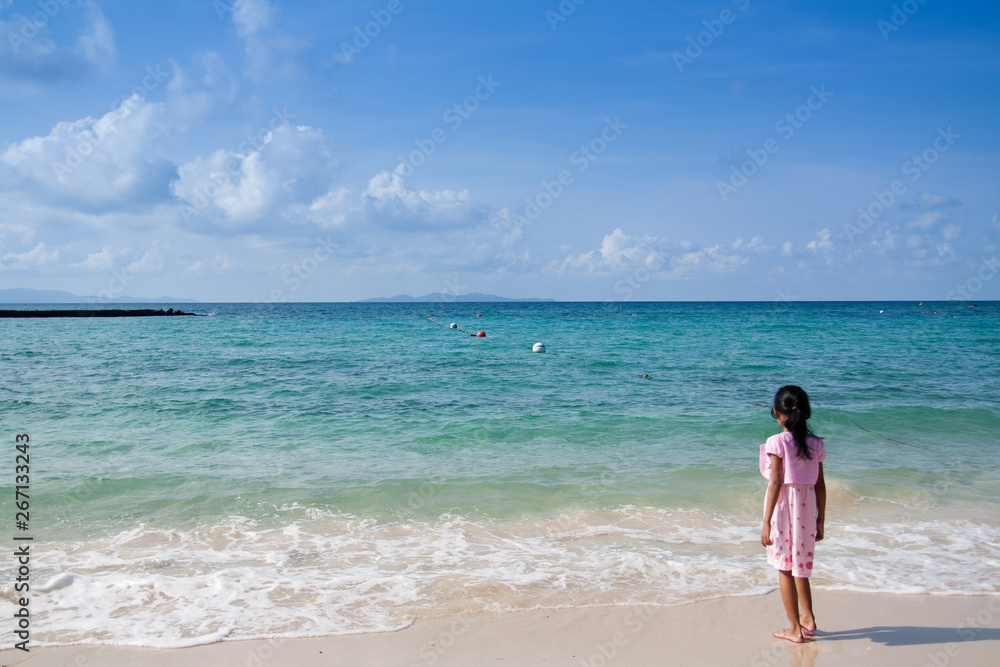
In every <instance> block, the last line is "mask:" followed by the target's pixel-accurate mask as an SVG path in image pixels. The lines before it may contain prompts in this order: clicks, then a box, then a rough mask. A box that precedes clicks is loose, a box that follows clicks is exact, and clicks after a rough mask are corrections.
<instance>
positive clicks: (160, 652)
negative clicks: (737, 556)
mask: <svg viewBox="0 0 1000 667" xmlns="http://www.w3.org/2000/svg"><path fill="white" fill-rule="evenodd" d="M814 597H815V602H816V615H817V621H818V622H819V636H818V638H817V640H816V641H813V642H807V643H806V644H803V645H793V644H790V643H788V642H784V641H780V640H775V639H773V638H771V636H770V633H771V632H772V631H774V630H778V629H779V628H782V627H785V618H784V611H783V608H782V606H781V599H780V597H779V595H778V594H777V592H771V593H768V594H765V595H758V596H743V597H725V598H716V599H712V600H703V601H698V602H692V603H689V604H682V605H677V606H663V607H660V606H602V607H584V608H570V609H558V610H535V611H519V612H510V613H502V614H501V613H490V612H477V613H474V614H467V615H460V616H449V617H440V618H429V619H417V620H416V621H415V622H414V623H413V624H412V625H410V626H409V627H407V628H405V629H403V630H398V631H395V632H381V633H371V634H354V635H338V636H329V637H315V638H297V639H282V638H277V639H246V640H234V641H222V642H217V643H214V644H203V645H199V646H192V647H188V648H174V649H152V648H138V647H123V646H110V645H81V644H76V645H71V646H52V647H35V648H32V649H31V651H30V653H25V652H23V651H19V650H16V649H13V648H7V649H4V650H0V664H3V665H5V666H8V667H14V665H22V664H23V665H30V666H31V667H47V666H52V667H62V666H63V665H102V666H106V667H126V666H130V665H136V664H142V665H144V666H149V667H164V666H167V665H177V664H182V663H183V664H184V665H185V667H228V666H230V665H232V666H233V667H235V666H237V665H239V666H241V667H242V666H244V665H246V666H256V667H262V666H263V665H296V666H302V667H311V666H313V665H316V666H318V665H324V666H328V665H344V666H345V667H346V666H348V665H350V666H351V667H354V666H356V665H380V666H381V665H386V666H388V665H400V666H402V667H416V666H425V665H426V666H430V665H436V666H438V667H440V666H449V665H454V666H459V665H461V666H463V667H464V666H467V665H477V664H496V663H498V662H504V663H506V664H517V665H542V664H544V665H566V666H572V667H577V666H581V665H583V666H593V667H599V666H605V665H613V664H621V665H630V666H639V665H662V664H674V665H709V664H727V665H728V664H738V665H751V666H752V667H758V666H764V665H785V664H793V665H812V664H814V663H817V662H821V663H822V664H823V665H824V667H826V666H828V665H852V666H854V665H858V664H872V665H876V664H877V665H887V666H889V667H894V666H899V667H903V666H904V665H921V666H922V665H935V666H936V667H946V666H953V665H988V664H993V661H994V660H995V658H996V656H997V655H1000V593H993V594H989V595H976V596H969V595H961V596H951V595H902V594H887V593H857V592H849V591H838V590H824V589H822V588H820V589H815V590H814Z"/></svg>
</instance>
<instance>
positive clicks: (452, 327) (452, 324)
mask: <svg viewBox="0 0 1000 667" xmlns="http://www.w3.org/2000/svg"><path fill="white" fill-rule="evenodd" d="M448 328H449V329H457V328H458V325H457V324H455V323H454V322H452V323H451V324H449V325H448Z"/></svg>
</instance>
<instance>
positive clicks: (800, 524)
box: [760, 431, 826, 577]
mask: <svg viewBox="0 0 1000 667" xmlns="http://www.w3.org/2000/svg"><path fill="white" fill-rule="evenodd" d="M806 444H807V445H809V449H810V451H811V452H812V459H803V458H800V457H799V455H798V448H797V447H796V445H795V436H793V435H792V434H791V433H789V432H787V431H785V432H784V433H779V434H778V435H772V436H771V437H770V438H768V439H767V442H765V443H764V444H763V445H761V446H760V474H762V475H764V477H766V478H767V479H771V458H770V456H769V454H774V455H775V456H777V457H778V458H780V459H781V461H782V468H783V469H784V480H783V483H782V485H781V491H780V493H779V494H778V504H777V505H776V506H775V508H774V514H773V515H772V516H771V542H772V544H771V546H769V547H768V548H767V562H768V563H770V564H771V565H773V566H774V567H776V568H778V569H779V570H781V571H783V572H788V571H791V573H792V576H793V577H808V576H809V575H811V574H812V569H813V552H814V551H815V549H816V519H817V518H818V517H819V509H818V507H817V506H816V480H817V479H819V464H820V463H822V462H823V460H824V459H825V458H826V445H825V444H823V441H822V440H820V439H819V438H817V437H815V436H809V437H808V438H807V440H806ZM766 502H767V501H766V499H765V503H766ZM765 511H766V507H765Z"/></svg>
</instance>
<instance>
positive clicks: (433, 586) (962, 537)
mask: <svg viewBox="0 0 1000 667" xmlns="http://www.w3.org/2000/svg"><path fill="white" fill-rule="evenodd" d="M14 307H22V308H23V307H24V306H14ZM45 307H49V306H45ZM66 307H71V306H66ZM72 307H74V308H77V307H80V306H78V305H74V306H72ZM115 307H121V306H120V305H116V306H115ZM141 307H151V306H150V305H149V304H142V306H141ZM181 307H182V308H183V309H184V310H188V311H194V312H198V313H205V314H207V315H208V316H207V317H170V318H134V319H133V318H127V319H104V318H100V319H94V318H86V319H7V320H0V405H2V412H0V434H2V438H3V439H4V440H5V441H6V442H7V443H8V444H7V452H8V453H7V455H6V460H7V464H6V466H7V469H6V472H4V473H3V476H2V477H0V481H2V487H0V517H4V521H5V522H6V525H7V526H8V528H7V530H6V532H7V537H6V538H4V540H5V543H6V544H8V545H13V544H16V543H15V542H13V541H12V538H13V537H15V536H18V535H21V536H24V535H30V536H31V537H33V540H32V542H31V554H32V557H31V575H30V576H31V579H30V582H31V596H32V597H31V619H32V620H31V624H32V642H33V644H34V645H39V644H41V645H44V644H75V643H114V644H129V645H143V646H160V647H172V646H186V645H193V644H201V643H208V642H215V641H220V640H223V639H245V638H251V637H301V636H316V635H335V634H345V633H357V632H376V631H387V630H394V629H398V628H402V627H406V626H407V625H409V624H410V623H412V622H413V620H414V619H416V618H426V617H434V616H444V615H456V614H465V613H472V612H477V611H492V612H506V611H515V610H523V609H536V608H561V607H581V606H591V605H605V604H613V605H639V604H643V605H647V604H649V605H673V604H679V603H683V602H688V601H692V600H699V599H707V598H713V597H719V596H729V595H756V594H761V593H764V592H767V591H769V590H772V589H773V588H774V587H775V585H776V581H777V577H776V575H775V573H774V571H773V570H772V569H771V568H769V567H768V566H767V564H766V559H765V554H764V549H763V547H761V545H760V543H759V534H760V522H761V519H760V516H761V509H762V504H763V498H764V487H765V485H766V483H765V480H764V478H763V477H762V476H761V475H760V473H759V472H758V470H757V457H758V447H759V445H760V444H761V443H762V442H763V441H764V440H765V439H766V438H767V437H768V436H770V435H772V434H774V433H776V432H777V424H776V422H775V421H774V420H773V419H771V417H770V414H769V410H768V409H767V407H762V406H769V405H770V401H771V399H772V397H773V395H774V392H775V391H776V390H777V388H778V387H779V386H781V385H783V384H798V385H800V386H802V387H803V388H804V389H805V390H806V391H807V392H808V393H809V395H810V398H811V401H812V406H813V418H812V419H811V420H810V424H811V427H812V429H813V430H814V431H815V433H816V434H817V435H819V436H820V437H822V438H824V440H825V441H826V445H827V452H828V454H827V461H826V464H825V472H826V479H827V484H828V493H829V500H828V510H827V526H826V531H827V538H826V539H825V540H824V541H823V542H821V543H820V544H819V546H818V549H817V556H816V561H815V562H816V569H815V574H814V576H813V579H812V581H813V584H814V586H815V587H816V588H817V593H816V595H817V597H819V596H821V595H822V590H824V589H848V590H859V591H885V592H894V593H931V594H986V593H994V594H995V593H997V592H998V591H1000V456H998V440H1000V303H997V302H984V303H979V304H977V307H971V304H968V303H961V302H949V303H943V302H934V303H931V302H928V303H926V304H923V305H918V304H917V303H912V302H906V303H900V302H884V303H876V302H863V303H856V302H855V303H827V302H824V303H778V302H776V303H631V302H630V303H624V304H622V303H615V304H605V303H481V304H469V303H416V304H365V303H350V304H342V303H336V304H185V305H182V306H181ZM477 314H481V315H482V316H481V317H477ZM452 322H454V323H456V324H457V325H458V328H457V329H450V328H448V326H447V325H448V324H450V323H452ZM479 330H483V331H485V332H486V336H485V337H483V338H480V337H474V336H470V335H469V334H468V333H467V332H472V333H475V332H477V331H479ZM536 342H542V343H544V344H545V346H546V348H547V352H545V353H544V354H533V353H532V351H531V348H532V345H533V344H534V343H536ZM643 375H648V376H649V377H648V378H644V377H643ZM19 433H27V434H29V435H30V438H31V441H30V471H31V475H30V528H29V529H28V530H27V531H26V532H23V531H19V530H18V529H17V528H15V512H16V511H17V508H15V489H14V475H15V465H16V464H15V455H16V454H17V452H16V451H15V435H16V434H19ZM11 548H13V547H11ZM17 567H18V566H17V563H16V561H15V559H14V558H12V557H8V558H4V559H0V587H2V590H3V595H2V598H0V615H3V616H5V617H7V618H8V619H9V618H11V616H12V614H13V611H14V610H15V609H16V606H15V605H16V600H17V598H18V597H19V596H20V595H21V594H20V593H16V592H15V590H14V582H15V578H16V576H17ZM820 599H821V598H820Z"/></svg>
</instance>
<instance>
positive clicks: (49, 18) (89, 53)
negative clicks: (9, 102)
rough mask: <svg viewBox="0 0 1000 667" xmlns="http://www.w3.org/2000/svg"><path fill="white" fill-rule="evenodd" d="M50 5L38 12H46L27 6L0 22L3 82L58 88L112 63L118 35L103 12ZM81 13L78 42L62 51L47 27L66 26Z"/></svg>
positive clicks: (90, 4)
mask: <svg viewBox="0 0 1000 667" xmlns="http://www.w3.org/2000/svg"><path fill="white" fill-rule="evenodd" d="M7 4H10V3H7ZM51 5H52V6H51V7H50V8H49V10H48V11H38V10H39V9H43V8H42V7H41V5H40V4H37V5H27V6H25V8H24V9H25V14H24V15H20V14H14V15H13V16H12V20H11V21H9V22H5V21H0V35H2V39H0V77H7V78H11V79H14V80H20V81H32V82H43V83H56V82H59V81H62V80H65V79H79V78H81V77H82V76H83V75H85V74H86V73H87V71H88V69H91V68H95V67H96V68H105V67H107V66H109V65H111V64H112V63H113V62H114V60H115V54H116V51H117V48H116V46H115V36H114V30H113V29H112V27H111V23H110V21H108V19H107V18H106V17H105V16H104V14H103V13H102V12H101V9H100V7H98V6H97V5H95V4H94V3H93V2H89V1H88V2H83V3H79V4H69V3H64V2H59V3H55V2H53V3H51ZM2 6H3V5H0V7H2ZM78 8H82V9H83V17H82V28H81V29H80V31H79V37H78V38H77V39H76V41H75V42H74V43H73V44H72V45H65V44H64V45H62V46H60V45H59V44H57V43H56V41H55V40H54V39H53V38H52V37H51V31H50V30H49V26H50V24H51V23H53V22H54V21H55V20H56V19H58V21H59V22H60V23H63V24H65V23H69V24H72V23H74V22H79V21H80V18H79V15H78V14H76V15H74V14H75V12H76V11H77V9H78ZM53 11H54V12H55V14H53ZM39 15H41V17H44V18H45V20H44V21H42V20H41V19H40V18H39Z"/></svg>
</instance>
